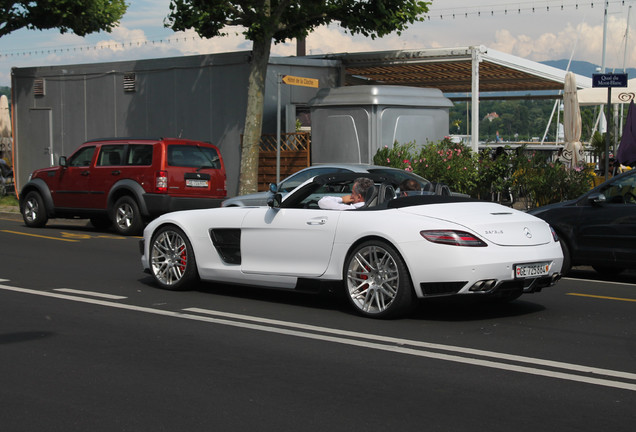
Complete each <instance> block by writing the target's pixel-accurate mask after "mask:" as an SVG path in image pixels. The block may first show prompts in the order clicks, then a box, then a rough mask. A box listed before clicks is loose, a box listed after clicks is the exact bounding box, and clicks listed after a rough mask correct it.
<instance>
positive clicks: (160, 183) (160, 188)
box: [155, 171, 168, 193]
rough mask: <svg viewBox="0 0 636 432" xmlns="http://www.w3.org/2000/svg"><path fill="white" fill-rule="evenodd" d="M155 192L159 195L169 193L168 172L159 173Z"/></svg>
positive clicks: (156, 178)
mask: <svg viewBox="0 0 636 432" xmlns="http://www.w3.org/2000/svg"><path fill="white" fill-rule="evenodd" d="M155 190H156V191H157V192H159V193H165V192H168V171H157V174H156V177H155Z"/></svg>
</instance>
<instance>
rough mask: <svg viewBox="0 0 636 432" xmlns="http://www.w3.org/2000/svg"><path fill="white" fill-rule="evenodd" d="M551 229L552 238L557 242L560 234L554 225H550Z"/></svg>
mask: <svg viewBox="0 0 636 432" xmlns="http://www.w3.org/2000/svg"><path fill="white" fill-rule="evenodd" d="M550 231H551V232H552V239H553V240H554V241H555V242H558V241H559V235H558V234H557V232H556V231H555V230H554V228H552V227H550Z"/></svg>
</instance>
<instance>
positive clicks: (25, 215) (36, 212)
mask: <svg viewBox="0 0 636 432" xmlns="http://www.w3.org/2000/svg"><path fill="white" fill-rule="evenodd" d="M20 212H21V213H22V219H24V223H25V224H26V226H28V227H31V228H41V227H43V226H44V225H46V222H47V221H48V219H49V218H48V216H47V215H46V208H44V200H42V196H41V195H40V194H39V193H38V192H35V191H31V192H29V193H28V194H27V196H26V197H25V198H24V201H23V202H22V208H21V209H20Z"/></svg>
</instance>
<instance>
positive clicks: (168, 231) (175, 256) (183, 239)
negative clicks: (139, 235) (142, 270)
mask: <svg viewBox="0 0 636 432" xmlns="http://www.w3.org/2000/svg"><path fill="white" fill-rule="evenodd" d="M148 253H149V255H150V256H149V262H150V273H151V274H152V277H153V278H154V280H155V282H156V283H157V285H159V286H160V287H161V288H163V289H167V290H171V291H184V290H187V289H189V288H190V286H191V285H192V284H193V283H194V282H196V281H198V279H199V275H198V272H197V262H196V258H195V256H194V252H193V250H192V244H191V243H190V240H188V237H187V236H186V235H185V233H184V232H183V231H182V230H181V229H179V228H177V227H176V226H173V225H166V226H163V227H161V228H159V229H158V230H157V231H156V232H155V233H154V234H153V235H152V238H151V240H150V248H149V252H148Z"/></svg>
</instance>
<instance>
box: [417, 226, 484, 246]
mask: <svg viewBox="0 0 636 432" xmlns="http://www.w3.org/2000/svg"><path fill="white" fill-rule="evenodd" d="M420 234H421V235H422V237H424V238H425V239H426V240H428V241H430V242H432V243H439V244H445V245H451V246H471V247H485V246H488V245H487V244H486V243H484V242H483V241H482V240H480V239H478V238H477V237H475V236H474V235H472V234H470V233H467V232H466V231H454V230H428V231H420Z"/></svg>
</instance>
